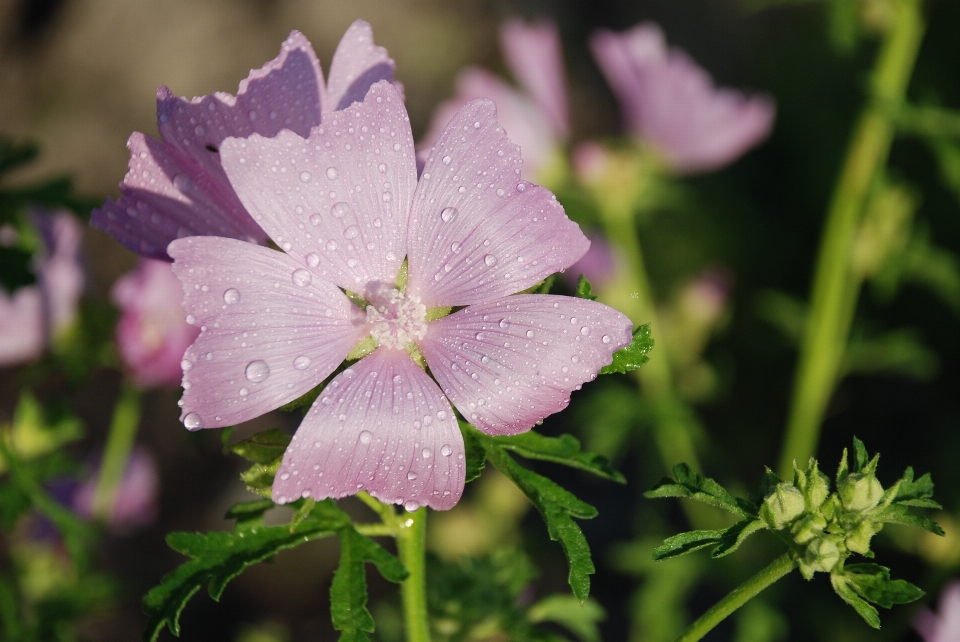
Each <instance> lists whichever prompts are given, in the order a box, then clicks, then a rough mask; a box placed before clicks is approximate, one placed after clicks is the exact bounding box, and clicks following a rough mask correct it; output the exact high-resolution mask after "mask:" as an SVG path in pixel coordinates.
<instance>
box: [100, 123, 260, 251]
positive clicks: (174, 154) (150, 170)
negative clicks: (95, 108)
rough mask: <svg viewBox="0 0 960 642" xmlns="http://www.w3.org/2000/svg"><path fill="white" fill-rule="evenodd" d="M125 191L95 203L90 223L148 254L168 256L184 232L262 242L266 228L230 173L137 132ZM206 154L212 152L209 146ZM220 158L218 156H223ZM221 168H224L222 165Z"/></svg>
mask: <svg viewBox="0 0 960 642" xmlns="http://www.w3.org/2000/svg"><path fill="white" fill-rule="evenodd" d="M127 148H128V149H129V150H130V163H129V169H128V171H127V175H126V176H125V177H124V179H123V183H121V184H120V189H121V191H122V192H123V196H122V197H121V198H120V199H119V200H117V201H116V202H113V201H111V200H110V199H109V198H108V199H107V201H106V203H104V205H103V207H101V208H99V209H95V210H94V211H93V214H92V215H91V218H90V224H91V225H93V226H94V227H96V228H99V229H101V230H103V231H104V232H107V233H108V234H111V235H112V236H113V237H114V238H116V239H117V240H118V241H120V243H122V244H123V245H124V246H126V247H127V248H129V249H130V250H133V251H134V252H137V253H139V254H141V255H143V256H146V257H148V258H155V259H164V260H169V257H168V256H167V252H166V250H167V245H169V244H170V241H172V240H174V239H176V238H181V237H184V236H223V237H228V238H235V239H241V240H246V241H250V242H253V243H261V242H263V241H264V240H266V234H265V233H264V232H263V230H261V229H260V226H259V225H257V224H256V223H255V222H254V221H253V219H252V218H250V215H249V214H248V213H247V211H246V209H244V207H243V205H242V204H241V203H240V200H239V199H238V198H237V195H236V194H234V193H233V189H232V188H231V187H230V185H229V184H228V183H227V181H226V178H225V177H222V178H218V177H217V176H216V174H215V173H211V172H208V171H206V170H205V169H204V168H203V167H202V166H201V165H200V164H199V163H198V162H197V161H196V160H195V159H194V158H192V157H190V156H186V155H184V154H183V153H182V152H180V151H179V150H177V149H176V148H174V147H173V146H172V145H169V144H167V143H165V142H163V141H159V140H157V139H155V138H150V137H149V136H145V135H143V134H141V133H139V132H135V133H134V134H133V135H131V136H130V138H129V139H128V140H127ZM204 153H205V154H208V153H210V152H207V151H204ZM218 162H219V161H218ZM217 173H219V174H221V175H222V174H223V171H222V170H221V169H219V168H218V170H217Z"/></svg>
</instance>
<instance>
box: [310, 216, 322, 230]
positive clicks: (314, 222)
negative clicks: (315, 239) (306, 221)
mask: <svg viewBox="0 0 960 642" xmlns="http://www.w3.org/2000/svg"><path fill="white" fill-rule="evenodd" d="M321 220H323V219H321V218H320V215H319V214H311V215H310V225H312V226H314V227H318V226H319V225H320V221H321Z"/></svg>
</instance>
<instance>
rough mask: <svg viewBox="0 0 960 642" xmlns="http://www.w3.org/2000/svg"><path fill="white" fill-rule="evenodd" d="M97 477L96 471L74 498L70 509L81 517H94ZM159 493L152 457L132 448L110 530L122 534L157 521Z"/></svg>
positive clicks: (144, 451) (112, 512)
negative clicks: (118, 531) (121, 532)
mask: <svg viewBox="0 0 960 642" xmlns="http://www.w3.org/2000/svg"><path fill="white" fill-rule="evenodd" d="M99 477H100V470H99V468H98V469H97V470H96V471H95V474H94V475H93V476H91V477H90V479H88V480H87V481H86V482H84V483H83V485H81V486H80V487H79V488H78V489H77V491H76V495H74V496H73V500H72V501H71V504H72V507H73V509H74V510H75V511H76V512H77V514H79V515H80V516H81V517H85V518H87V519H90V518H92V517H93V501H94V498H95V496H96V492H97V484H98V482H99ZM159 491H160V475H159V473H158V472H157V464H156V461H155V460H154V458H153V455H151V454H150V451H149V450H147V449H146V448H143V447H142V446H137V447H135V448H134V449H133V451H132V452H131V453H130V458H129V459H128V460H127V466H126V468H125V469H124V473H123V477H122V478H121V480H120V484H119V486H118V487H117V491H116V496H115V497H114V501H113V508H112V510H111V512H110V527H111V528H112V529H115V530H120V531H124V530H128V529H130V528H132V527H136V526H143V525H145V524H149V523H150V522H152V521H153V520H154V519H156V517H157V496H158V495H159Z"/></svg>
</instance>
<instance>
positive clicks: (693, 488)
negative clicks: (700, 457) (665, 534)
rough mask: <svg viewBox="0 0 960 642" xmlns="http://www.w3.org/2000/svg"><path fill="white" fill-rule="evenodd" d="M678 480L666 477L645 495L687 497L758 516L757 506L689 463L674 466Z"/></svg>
mask: <svg viewBox="0 0 960 642" xmlns="http://www.w3.org/2000/svg"><path fill="white" fill-rule="evenodd" d="M673 474H674V475H675V476H676V480H673V479H670V478H669V477H664V478H663V479H661V480H660V481H659V483H657V485H656V486H654V487H653V488H652V489H651V490H649V491H647V492H646V493H644V494H643V496H644V497H648V498H656V497H686V498H688V499H695V500H697V501H701V502H705V503H707V504H711V505H713V506H717V507H718V508H722V509H724V510H727V511H730V512H731V513H733V514H735V515H739V516H740V517H751V518H752V517H756V516H757V508H756V506H754V505H753V504H751V503H750V502H748V501H746V500H744V499H739V498H737V497H734V496H733V495H731V494H730V493H728V492H727V491H726V490H725V489H724V488H723V486H721V485H720V484H718V483H717V482H715V481H714V480H712V479H710V478H709V477H704V476H703V475H701V474H700V473H698V472H696V471H695V470H693V469H692V468H690V466H688V465H687V464H677V465H676V466H674V467H673Z"/></svg>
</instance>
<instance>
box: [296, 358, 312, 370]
mask: <svg viewBox="0 0 960 642" xmlns="http://www.w3.org/2000/svg"><path fill="white" fill-rule="evenodd" d="M293 367H294V368H296V369H297V370H306V369H307V368H309V367H310V357H307V356H303V355H302V356H299V357H297V358H296V359H294V360H293Z"/></svg>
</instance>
